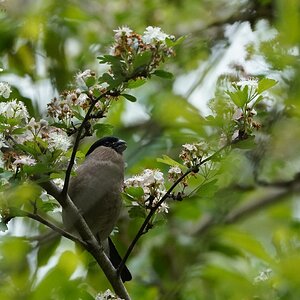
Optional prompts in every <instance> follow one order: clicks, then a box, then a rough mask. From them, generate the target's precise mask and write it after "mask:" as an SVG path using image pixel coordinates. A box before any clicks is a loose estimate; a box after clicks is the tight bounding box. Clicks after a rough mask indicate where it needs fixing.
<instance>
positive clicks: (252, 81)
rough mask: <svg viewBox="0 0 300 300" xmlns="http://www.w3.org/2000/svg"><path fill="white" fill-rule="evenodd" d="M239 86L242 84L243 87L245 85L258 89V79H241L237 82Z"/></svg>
mask: <svg viewBox="0 0 300 300" xmlns="http://www.w3.org/2000/svg"><path fill="white" fill-rule="evenodd" d="M236 85H237V86H240V87H241V88H244V87H245V86H249V87H251V88H254V89H256V88H257V86H258V80H257V79H255V78H252V79H247V80H241V81H239V82H237V83H236Z"/></svg>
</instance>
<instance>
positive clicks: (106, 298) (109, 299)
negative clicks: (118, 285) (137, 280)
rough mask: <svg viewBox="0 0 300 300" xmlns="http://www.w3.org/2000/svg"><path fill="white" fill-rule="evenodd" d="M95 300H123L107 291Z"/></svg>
mask: <svg viewBox="0 0 300 300" xmlns="http://www.w3.org/2000/svg"><path fill="white" fill-rule="evenodd" d="M95 300H122V299H121V298H119V297H118V296H116V295H115V294H114V293H113V292H112V291H111V290H106V291H105V292H104V293H99V294H98V295H97V296H96V298H95Z"/></svg>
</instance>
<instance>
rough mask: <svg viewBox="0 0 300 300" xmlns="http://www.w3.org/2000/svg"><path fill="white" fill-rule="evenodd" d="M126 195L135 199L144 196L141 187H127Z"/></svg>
mask: <svg viewBox="0 0 300 300" xmlns="http://www.w3.org/2000/svg"><path fill="white" fill-rule="evenodd" d="M126 193H127V194H129V195H130V196H132V197H133V198H135V199H137V198H140V197H142V196H143V195H144V190H143V189H142V188H141V187H128V188H126ZM133 200H134V199H133Z"/></svg>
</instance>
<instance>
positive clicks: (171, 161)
mask: <svg viewBox="0 0 300 300" xmlns="http://www.w3.org/2000/svg"><path fill="white" fill-rule="evenodd" d="M157 161H158V162H160V163H163V164H166V165H169V166H171V167H176V166H177V167H180V169H181V170H187V167H186V166H184V165H182V164H180V163H179V162H177V161H176V160H174V159H172V158H171V157H169V156H168V155H163V156H162V158H157Z"/></svg>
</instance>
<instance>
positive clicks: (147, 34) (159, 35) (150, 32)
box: [142, 26, 174, 44]
mask: <svg viewBox="0 0 300 300" xmlns="http://www.w3.org/2000/svg"><path fill="white" fill-rule="evenodd" d="M167 38H170V39H174V37H173V36H170V35H168V34H166V33H164V32H163V31H162V30H161V28H159V27H153V26H148V27H147V28H146V30H145V31H144V34H143V36H142V40H143V42H144V43H146V44H151V43H154V42H165V40H166V39H167Z"/></svg>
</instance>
